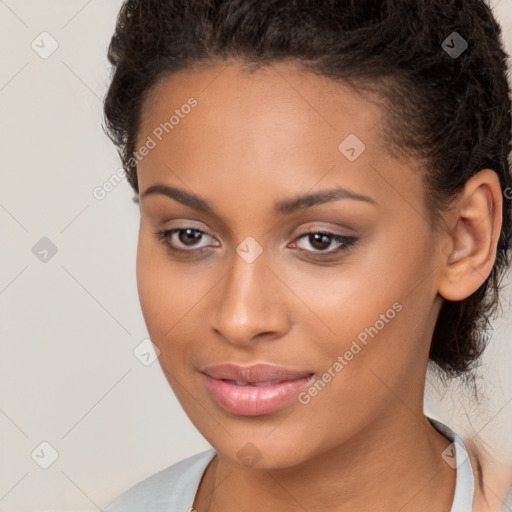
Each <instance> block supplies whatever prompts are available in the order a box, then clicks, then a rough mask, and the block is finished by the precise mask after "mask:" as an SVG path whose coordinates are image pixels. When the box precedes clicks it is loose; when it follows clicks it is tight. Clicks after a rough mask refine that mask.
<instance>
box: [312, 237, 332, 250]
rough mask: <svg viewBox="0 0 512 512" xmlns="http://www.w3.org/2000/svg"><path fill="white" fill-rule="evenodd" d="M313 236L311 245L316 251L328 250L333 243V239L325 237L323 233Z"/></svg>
mask: <svg viewBox="0 0 512 512" xmlns="http://www.w3.org/2000/svg"><path fill="white" fill-rule="evenodd" d="M312 236H313V242H312V243H311V245H312V246H313V247H314V248H315V249H326V248H327V247H329V244H330V242H331V239H330V238H329V236H327V235H324V234H323V233H314V234H313V235H312ZM322 239H323V240H322ZM310 241H311V238H310ZM318 244H320V247H318ZM322 244H323V245H322ZM325 245H326V246H325Z"/></svg>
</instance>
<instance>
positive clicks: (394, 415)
mask: <svg viewBox="0 0 512 512" xmlns="http://www.w3.org/2000/svg"><path fill="white" fill-rule="evenodd" d="M152 92H153V94H152V95H151V97H150V99H149V101H148V102H147V103H146V105H145V109H144V119H143V122H142V124H141V129H140V133H139V139H138V142H139V145H142V144H143V143H144V142H145V141H146V139H147V137H148V135H152V132H153V130H154V129H155V128H156V127H157V126H159V125H160V123H162V122H164V121H166V120H167V119H168V118H169V116H170V115H171V114H172V112H173V111H174V109H176V108H180V107H181V106H182V105H183V104H184V103H186V102H187V100H188V98H189V97H191V96H193V97H194V98H196V99H197V101H198V105H197V106H196V107H195V108H194V109H193V110H192V112H191V113H190V114H188V115H187V116H185V118H184V119H182V120H181V121H180V124H179V125H177V126H176V127H175V128H174V130H173V131H171V132H170V133H169V134H167V135H165V136H164V138H163V140H162V141H161V142H159V143H158V145H157V146H156V147H155V148H154V149H152V150H151V151H150V152H149V154H148V155H147V156H146V157H145V158H144V159H143V160H142V161H141V162H140V163H139V167H138V173H139V174H138V180H139V190H140V192H141V202H140V212H141V224H140V232H139V245H138V255H137V281H138V289H139V297H140V302H141V306H142V311H143V314H144V318H145V321H146V324H147V327H148V331H149V334H150V337H151V339H152V341H153V342H154V343H155V345H157V346H158V347H159V349H160V351H161V354H160V357H159V361H160V365H161V367H162V369H163V371H164V373H165V375H166V378H167V379H168V381H169V383H170V385H171V387H172V389H173V391H174V392H175V394H176V396H177V398H178V400H179V402H180V403H181V405H182V407H183V409H184V410H185V412H186V414H187V415H188V416H189V418H190V419H191V421H192V422H193V423H194V425H195V426H196V427H197V428H198V430H199V431H200V432H201V433H202V435H203V436H204V437H205V438H206V439H207V440H208V441H209V443H210V444H211V445H212V446H213V447H214V448H215V449H216V451H217V453H218V456H217V457H215V459H214V460H213V461H212V463H211V464H210V465H209V467H208V469H207V471H206V472H205V475H204V477H203V480H202V482H201V485H200V488H199V492H198V495H197V496H196V500H195V502H194V508H195V509H196V510H198V511H199V512H206V511H208V512H220V511H223V512H227V511H231V510H237V511H238V512H242V511H254V510H268V509H270V508H272V509H273V510H280V511H296V510H308V511H309V512H314V511H320V510H322V511H325V510H336V511H339V512H348V511H350V512H353V511H355V510H380V511H382V512H386V511H389V512H391V511H393V512H396V511H398V510H400V511H401V512H410V511H411V512H412V511H415V512H422V511H429V512H431V511H433V510H439V511H441V510H443V511H446V510H449V509H450V506H451V503H452V500H453V492H454V487H455V472H454V470H453V469H452V468H451V467H450V466H449V465H448V464H447V463H446V462H444V460H443V459H442V458H441V453H442V452H443V450H444V449H445V448H446V447H447V446H449V444H450V441H449V440H448V439H446V438H445V437H444V436H443V435H441V434H440V433H439V432H437V430H435V429H434V428H433V427H432V426H431V425H430V423H429V422H428V420H427V419H426V418H425V416H424V414H423V393H424V381H425V375H426V368H427V361H428V352H429V346H430V342H431V338H432V333H433V329H434V325H435V321H436V318H437V316H438V313H439V309H440V307H441V305H442V300H443V299H442V297H445V298H448V299H450V300H461V299H464V298H465V297H467V296H469V295H470V294H471V293H473V292H474V291H475V290H476V289H477V288H478V287H479V286H480V285H481V284H482V283H483V281H484V280H485V279H486V278H487V276H488V275H489V273H490V271H491V268H492V266H493V263H494V259H495V252H496V245H497V240H498V236H499V232H500V227H501V192H500V186H499V182H498V178H497V176H496V174H495V173H494V172H493V171H491V170H482V171H481V172H480V173H478V174H477V175H476V176H474V177H473V178H472V179H471V180H470V181H469V182H468V184H467V186H466V188H465V190H464V191H463V193H462V194H461V195H460V197H458V198H457V201H456V202H455V203H454V208H453V209H452V210H451V211H450V212H449V213H447V214H446V217H445V221H446V229H445V230H444V231H443V232H442V233H441V234H438V235H436V234H434V233H433V232H432V230H431V228H430V226H429V224H428V223H427V221H426V220H425V219H426V218H427V213H426V210H425V206H424V193H423V189H422V186H421V181H420V171H421V165H420V163H419V162H417V161H415V160H413V159H410V160H405V159H402V160H397V159H395V158H394V157H392V156H391V155H390V154H388V153H387V152H386V148H385V147H384V146H383V143H382V141H381V140H382V139H381V137H380V136H379V129H381V128H382V126H383V125H382V120H381V117H382V112H384V110H381V108H380V107H379V106H378V104H376V103H375V102H370V101H369V100H368V99H367V98H366V97H363V96H361V95H359V94H357V93H355V92H354V91H353V90H350V89H347V88H345V87H342V86H341V85H338V84H335V83H333V82H330V81H329V80H328V79H326V78H322V77H315V76H313V75H311V74H309V73H306V72H304V71H303V70H300V68H298V67H296V66H294V65H292V64H283V63H281V64H273V65H272V66H271V67H267V68H264V69H262V70H260V71H258V72H257V73H255V74H248V73H246V72H245V71H244V70H243V69H242V68H241V67H240V66H239V65H238V64H237V63H236V62H231V63H230V65H227V64H226V63H218V64H216V65H212V66H211V67H208V68H194V69H188V70H184V71H182V72H180V73H178V74H175V75H173V76H171V77H167V78H165V79H164V80H162V81H160V82H159V84H158V85H157V86H156V87H155V88H154V89H153V91H152ZM352 133H353V134H356V135H357V136H358V137H359V139H361V140H362V141H363V142H364V144H365V145H366V150H365V151H364V152H363V153H362V154H361V155H360V156H359V158H357V159H356V160H355V161H353V162H351V161H349V160H348V159H347V158H346V157H345V156H344V155H343V154H341V153H340V151H339V150H338V146H339V144H340V143H341V142H342V141H343V140H344V139H345V138H346V137H347V136H348V135H349V134H352ZM156 183H162V184H166V185H171V186H175V187H179V188H182V189H184V190H186V191H188V192H190V193H194V194H196V195H199V196H201V197H202V198H204V199H206V200H207V201H208V202H210V203H211V204H212V205H213V207H214V209H215V212H216V213H215V214H211V213H205V212H201V211H198V210H195V209H193V208H191V207H189V206H185V205H183V204H181V203H179V202H178V201H175V200H173V199H171V198H169V197H166V196H164V195H158V194H154V195H148V196H146V197H142V194H143V193H144V191H145V190H146V189H147V188H148V187H150V186H152V185H155V184H156ZM335 186H343V187H345V188H348V189H350V190H352V191H355V192H357V193H359V194H365V195H367V196H370V197H371V198H372V199H373V200H374V201H375V202H376V205H372V204H369V203H365V202H360V201H356V200H352V199H341V200H337V201H334V202H330V203H325V204H322V205H316V206H313V207H310V208H307V209H306V210H304V211H302V212H296V213H293V214H291V215H287V216H277V215H275V214H274V213H273V211H272V210H273V205H274V203H275V202H277V201H280V200H282V199H284V198H289V197H291V196H295V195H298V194H303V193H306V192H316V191H318V190H325V189H330V188H332V187H335ZM178 227H179V228H182V229H186V228H189V227H192V228H194V229H199V230H203V231H206V232H209V233H211V235H212V236H209V235H203V237H202V238H199V239H197V240H193V239H190V238H187V236H186V233H183V232H182V234H181V236H180V234H179V233H178V234H175V235H173V237H172V242H171V243H173V244H174V245H175V246H177V247H179V248H181V249H183V250H185V251H190V250H193V249H197V248H202V247H209V249H207V250H206V252H205V253H203V254H201V255H197V253H196V255H195V256H191V255H190V253H187V254H185V255H184V256H181V257H180V256H173V255H172V254H171V253H170V252H169V250H168V248H167V247H166V245H165V242H164V241H162V240H158V239H157V237H156V236H155V235H154V231H156V230H157V229H162V228H165V229H172V228H178ZM324 230H326V231H328V232H330V233H334V234H336V235H347V236H350V235H352V236H356V237H357V238H358V239H359V240H358V242H357V244H356V246H354V247H353V248H352V250H347V251H345V252H343V251H342V252H339V253H337V254H334V255H331V256H328V257H326V256H324V259H323V260H321V259H320V258H321V257H322V254H321V253H322V252H329V251H333V250H335V249H336V248H338V247H340V244H339V243H338V242H336V240H335V239H331V242H330V243H329V240H327V242H325V243H324V245H323V246H322V245H321V244H320V245H319V244H318V242H317V243H316V245H315V241H314V240H312V239H311V238H309V239H308V238H307V237H305V238H299V237H300V235H302V234H304V233H308V232H315V231H324ZM248 236H251V237H253V238H254V239H255V240H257V242H258V243H259V244H260V246H261V247H262V248H263V253H262V254H261V255H260V256H259V257H258V258H257V259H256V260H255V261H254V262H253V263H251V264H249V263H247V262H246V261H245V260H244V259H242V258H241V257H240V256H239V255H238V254H237V252H236V248H237V246H238V245H239V244H240V243H241V242H242V241H243V240H244V239H245V238H246V237H248ZM461 248H467V249H468V252H467V254H466V255H465V256H463V257H461V258H460V259H459V260H458V261H456V262H454V263H450V262H449V258H450V254H453V253H456V252H457V251H459V250H460V249H461ZM315 256H316V258H315ZM322 261H324V263H322ZM395 302H399V303H400V304H401V305H402V308H403V309H402V310H401V311H400V312H399V313H397V314H396V316H395V317H394V318H393V319H392V320H390V321H389V322H388V323H386V325H385V327H384V328H383V329H381V330H380V331H379V333H378V335H376V336H375V337H374V338H373V339H371V338H369V341H368V344H367V345H366V346H365V347H363V349H362V350H361V351H360V352H359V353H358V354H357V355H356V356H354V358H353V359H352V360H351V361H350V362H349V363H348V364H347V365H346V366H345V367H344V368H343V370H342V371H341V372H339V373H338V374H337V375H336V377H335V378H333V379H332V380H331V382H329V383H328V384H327V385H326V386H325V388H324V389H323V390H322V391H321V392H320V393H319V394H318V395H317V396H316V397H314V398H312V399H311V401H310V403H308V404H307V405H303V404H301V403H299V402H298V401H297V400H292V401H291V402H289V403H288V404H287V405H286V406H285V407H283V408H281V409H280V410H278V411H275V412H274V413H271V414H266V415H261V416H251V417H246V416H239V415H234V414H231V413H228V412H226V411H224V410H223V409H221V408H220V407H219V406H218V405H217V404H216V402H215V401H214V400H213V399H212V398H211V397H210V395H209V394H208V392H207V390H206V389H205V387H204V383H203V378H202V375H201V374H200V373H199V370H200V369H201V368H204V367H206V366H210V365H215V364H220V363H226V362H233V363H236V364H240V365H251V364H254V363H269V364H274V365H278V366H287V367H290V368H293V369H300V370H308V371H311V372H314V373H315V374H316V375H317V377H319V378H321V376H322V374H323V373H324V372H325V371H326V370H327V369H328V368H329V367H332V366H333V364H334V363H335V361H336V360H337V357H338V356H340V355H343V354H344V353H345V352H346V351H347V350H348V349H349V348H350V346H351V343H352V340H354V339H356V337H357V335H358V334H359V333H361V332H362V331H364V330H365V328H369V327H370V326H374V325H375V323H376V321H377V320H379V318H381V317H380V315H381V314H384V313H385V312H386V311H387V310H388V309H389V308H391V307H392V305H393V304H394V303H395ZM248 442H251V443H252V444H253V445H255V446H256V447H257V449H258V450H259V452H260V454H261V458H260V459H259V460H258V461H257V462H256V463H255V464H254V465H253V466H252V467H246V466H244V464H243V463H242V462H241V461H240V460H239V459H238V457H237V452H238V451H239V450H240V449H242V447H244V445H246V443H248ZM213 490H214V492H213Z"/></svg>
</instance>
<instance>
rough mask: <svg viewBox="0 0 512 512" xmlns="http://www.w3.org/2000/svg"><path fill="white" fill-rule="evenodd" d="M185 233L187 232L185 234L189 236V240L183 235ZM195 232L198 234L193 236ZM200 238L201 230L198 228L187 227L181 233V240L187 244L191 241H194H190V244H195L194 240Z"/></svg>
mask: <svg viewBox="0 0 512 512" xmlns="http://www.w3.org/2000/svg"><path fill="white" fill-rule="evenodd" d="M183 233H185V234H186V235H185V236H186V237H188V240H187V238H185V236H183V237H182V234H183ZM193 233H195V234H196V236H193ZM200 238H201V233H199V231H198V230H197V229H185V230H183V231H182V232H181V233H180V235H179V239H180V242H183V243H184V244H186V245H187V244H188V242H190V241H192V243H190V244H188V245H193V242H196V241H197V240H199V239H200Z"/></svg>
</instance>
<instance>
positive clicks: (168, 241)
mask: <svg viewBox="0 0 512 512" xmlns="http://www.w3.org/2000/svg"><path fill="white" fill-rule="evenodd" d="M174 235H176V236H174ZM205 235H206V236H207V237H209V238H213V237H212V236H211V235H209V234H208V233H206V231H202V230H201V229H196V228H191V227H187V228H174V229H163V230H157V231H155V236H156V237H157V239H158V240H161V241H163V243H164V244H165V245H166V246H167V247H168V248H169V250H171V251H172V252H173V253H176V254H183V253H195V252H203V251H205V250H206V249H207V248H208V246H203V247H201V246H199V247H198V245H197V242H199V241H201V240H202V239H203V237H204V236H205ZM187 247H188V249H187Z"/></svg>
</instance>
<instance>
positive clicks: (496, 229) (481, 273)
mask: <svg viewBox="0 0 512 512" xmlns="http://www.w3.org/2000/svg"><path fill="white" fill-rule="evenodd" d="M502 207H503V197H502V192H501V186H500V182H499V178H498V175H497V174H496V173H495V172H494V171H493V170H491V169H483V170H481V171H479V172H478V173H477V174H475V175H474V176H472V177H471V178H470V179H469V180H468V182H467V183H466V185H465V186H464V189H463V190H462V191H461V192H460V194H459V195H458V196H457V199H456V200H455V201H454V203H453V208H451V209H450V211H449V213H448V214H447V215H446V216H445V219H444V220H445V224H446V227H447V232H446V241H445V242H444V243H445V248H446V250H445V251H444V252H443V254H442V255H441V271H440V274H439V281H438V292H439V294H440V295H441V296H442V297H444V298H445V299H447V300H451V301H457V300H463V299H465V298H466V297H469V296H470V295H471V294H472V293H474V292H475V291H476V290H478V288H480V286H481V285H482V284H483V283H484V281H485V280H486V279H487V277H488V276H489V274H490V272H491V270H492V267H493V265H494V262H495V260H496V250H497V245H498V240H499V237H500V233H501V224H502Z"/></svg>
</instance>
